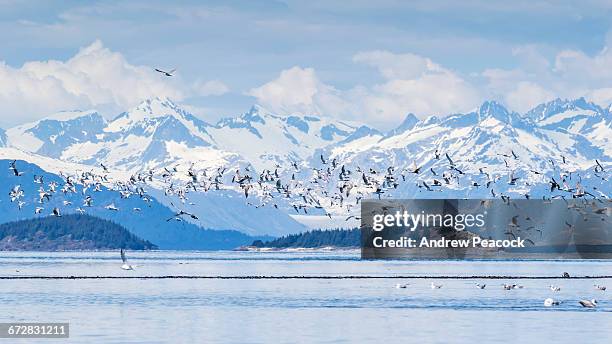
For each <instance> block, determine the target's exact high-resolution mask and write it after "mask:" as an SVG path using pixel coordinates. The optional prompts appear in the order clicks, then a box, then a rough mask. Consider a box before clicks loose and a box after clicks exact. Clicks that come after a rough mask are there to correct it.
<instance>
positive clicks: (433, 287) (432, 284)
mask: <svg viewBox="0 0 612 344" xmlns="http://www.w3.org/2000/svg"><path fill="white" fill-rule="evenodd" d="M440 288H442V284H435V283H434V282H431V289H440Z"/></svg>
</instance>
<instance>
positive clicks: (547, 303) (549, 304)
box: [544, 297, 561, 307]
mask: <svg viewBox="0 0 612 344" xmlns="http://www.w3.org/2000/svg"><path fill="white" fill-rule="evenodd" d="M560 303H561V302H559V301H555V300H553V299H551V298H550V297H549V298H547V299H546V300H544V307H552V306H558V305H559V304H560Z"/></svg>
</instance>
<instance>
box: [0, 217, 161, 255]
mask: <svg viewBox="0 0 612 344" xmlns="http://www.w3.org/2000/svg"><path fill="white" fill-rule="evenodd" d="M118 248H126V249H131V250H145V249H154V248H156V246H155V245H154V244H152V243H150V242H149V241H146V240H142V239H140V238H138V237H137V236H135V235H134V234H132V233H130V232H129V231H128V230H126V229H125V228H124V227H122V226H120V225H118V224H116V223H114V222H111V221H108V220H104V219H101V218H98V217H94V216H90V215H79V214H70V215H63V216H61V217H54V216H49V217H41V218H33V219H28V220H21V221H15V222H8V223H4V224H1V225H0V249H2V250H87V249H118Z"/></svg>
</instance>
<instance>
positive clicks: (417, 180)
mask: <svg viewBox="0 0 612 344" xmlns="http://www.w3.org/2000/svg"><path fill="white" fill-rule="evenodd" d="M561 119H563V123H564V124H566V125H567V127H563V126H561V125H558V126H555V125H552V123H553V121H556V120H561ZM585 119H586V120H585ZM407 121H408V124H406V121H405V122H404V123H402V125H400V127H398V128H397V129H395V130H394V131H392V132H391V133H392V135H371V136H367V137H364V138H362V139H361V140H357V141H353V142H350V143H347V144H344V145H338V146H330V147H328V150H327V152H326V154H328V155H329V159H333V158H335V159H336V160H337V161H339V162H341V163H343V164H346V165H347V166H351V167H353V168H355V167H356V166H361V167H362V170H363V168H365V167H367V168H373V169H374V170H376V171H377V173H379V174H384V173H385V172H386V171H387V168H388V167H393V169H394V171H395V173H396V178H397V176H399V175H400V174H401V175H402V177H401V178H402V179H404V182H403V183H399V184H400V185H399V186H398V187H397V189H392V190H388V191H387V193H388V196H390V195H392V196H394V197H491V196H492V193H491V189H488V188H486V187H484V185H485V184H486V183H487V181H488V180H493V181H494V185H493V187H492V190H493V193H496V194H497V195H498V196H499V195H500V194H506V195H511V196H513V197H516V196H518V197H524V195H532V196H539V197H541V195H542V194H543V193H544V191H545V190H546V189H547V188H548V187H549V185H548V182H549V181H550V178H551V176H556V178H557V179H558V180H562V179H564V178H563V177H560V176H559V174H560V173H561V174H563V173H568V172H580V171H582V172H583V173H582V176H583V178H584V176H585V175H587V174H588V173H586V172H585V171H587V170H590V169H592V168H593V166H595V164H596V163H595V159H598V160H599V161H600V162H603V163H607V164H609V163H610V162H612V149H610V147H609V141H607V140H608V139H607V138H608V137H610V134H612V131H611V129H610V128H611V127H610V120H609V113H608V112H607V111H604V110H602V109H601V108H599V107H597V106H596V105H593V104H589V103H586V102H585V101H584V100H583V99H579V100H576V101H574V102H571V101H559V100H556V101H554V102H551V103H547V104H542V105H540V106H538V107H537V108H536V109H534V110H532V111H530V112H529V113H528V114H527V115H526V116H521V115H519V114H518V113H514V112H510V111H508V110H507V109H506V108H504V107H503V106H502V105H501V104H499V103H496V102H485V103H483V104H482V105H481V106H480V107H479V108H478V109H476V110H474V111H472V112H469V113H466V114H455V115H451V116H448V117H445V118H438V117H435V116H432V117H429V118H427V119H424V120H422V121H416V122H415V121H414V120H413V119H412V118H411V117H410V116H409V117H408V119H407ZM570 122H571V123H574V124H570ZM578 122H580V123H578ZM576 125H580V128H579V130H576ZM446 153H448V154H449V156H450V157H451V160H453V164H454V165H455V167H457V170H454V171H452V172H454V173H453V175H454V178H457V181H454V180H453V181H452V182H451V183H450V184H446V183H444V178H443V176H442V173H443V171H445V170H447V169H448V168H449V165H450V162H449V161H448V159H447V158H446V156H445V154H446ZM436 155H438V158H437V159H436ZM551 159H552V160H553V162H554V163H555V164H556V165H553V162H551ZM564 161H565V162H564ZM415 167H419V168H420V173H419V174H416V173H412V172H413V171H414V169H415ZM431 169H433V171H432V170H431ZM458 170H459V171H461V173H459V172H458ZM532 171H537V172H539V173H540V174H536V173H534V172H532ZM365 173H366V174H367V173H368V172H365ZM434 173H436V174H434ZM448 175H449V176H450V175H451V173H449V174H448ZM510 176H512V177H513V178H514V177H517V178H518V179H517V180H516V181H515V182H513V183H510V182H509V179H510ZM434 179H436V180H438V181H441V182H442V183H443V184H444V185H443V188H442V187H432V188H431V189H432V190H433V191H432V192H429V190H427V187H429V186H431V185H433V180H434ZM459 180H461V182H459ZM424 181H425V182H426V183H428V185H427V187H425V185H424V184H423V182H424ZM576 182H577V180H574V181H569V180H568V183H574V184H575V183H576ZM474 183H476V186H475V184H474ZM587 183H588V182H584V183H583V184H587ZM593 183H595V184H596V185H597V186H599V185H600V184H602V183H604V184H605V182H602V180H600V179H599V178H594V180H593ZM442 189H443V190H444V192H443V193H439V192H435V191H441V190H442ZM602 190H608V191H607V194H606V195H610V187H609V186H608V187H605V186H604V187H599V188H598V191H602Z"/></svg>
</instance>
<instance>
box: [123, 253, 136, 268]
mask: <svg viewBox="0 0 612 344" xmlns="http://www.w3.org/2000/svg"><path fill="white" fill-rule="evenodd" d="M121 261H123V265H121V268H122V269H123V270H134V267H133V266H132V265H130V264H128V261H127V258H126V257H125V251H124V250H123V249H121Z"/></svg>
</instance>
